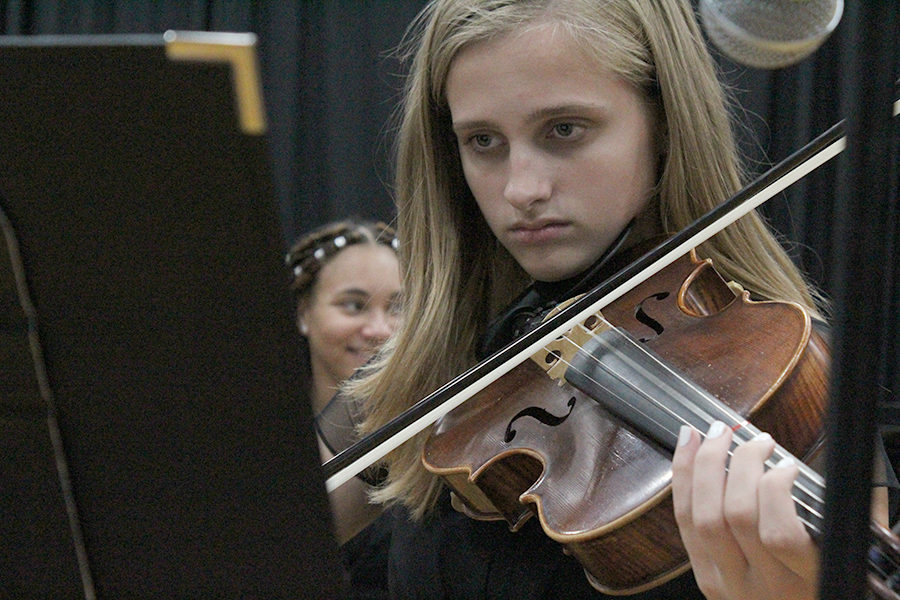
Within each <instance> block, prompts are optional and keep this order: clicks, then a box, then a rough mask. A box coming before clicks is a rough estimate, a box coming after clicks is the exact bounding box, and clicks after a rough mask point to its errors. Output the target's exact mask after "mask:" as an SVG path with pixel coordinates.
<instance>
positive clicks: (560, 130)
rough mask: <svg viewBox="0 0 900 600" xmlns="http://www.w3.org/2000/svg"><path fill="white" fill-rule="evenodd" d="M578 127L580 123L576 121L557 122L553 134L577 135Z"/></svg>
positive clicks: (561, 136)
mask: <svg viewBox="0 0 900 600" xmlns="http://www.w3.org/2000/svg"><path fill="white" fill-rule="evenodd" d="M578 129H579V127H578V125H575V124H574V123H557V124H556V125H554V126H553V135H554V136H556V137H559V138H568V137H572V136H573V135H575V134H576V133H577V132H578Z"/></svg>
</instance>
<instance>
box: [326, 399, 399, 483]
mask: <svg viewBox="0 0 900 600" xmlns="http://www.w3.org/2000/svg"><path fill="white" fill-rule="evenodd" d="M362 414H363V413H362V407H361V406H360V405H359V403H358V402H357V401H356V400H353V399H352V398H348V397H347V396H345V395H343V394H341V393H340V392H339V393H337V394H335V395H334V397H333V398H332V399H331V400H330V401H329V402H328V404H326V405H325V408H323V409H322V412H320V413H319V414H317V415H316V418H315V420H314V423H315V427H316V433H317V434H318V436H319V439H321V440H322V443H323V444H325V447H326V448H328V450H329V451H331V453H332V454H337V453H339V452H341V451H342V450H346V449H347V448H349V447H350V446H352V445H353V444H355V443H356V442H357V441H359V435H358V434H357V432H356V427H357V425H359V424H360V423H361V422H362ZM385 475H386V473H385V472H384V469H383V468H382V467H381V466H379V465H373V466H372V467H369V468H368V469H365V470H364V471H363V472H361V473H360V474H359V475H357V477H359V478H360V479H362V480H363V481H365V482H366V483H368V484H369V485H373V486H377V485H379V484H380V483H382V482H383V481H384V477H385Z"/></svg>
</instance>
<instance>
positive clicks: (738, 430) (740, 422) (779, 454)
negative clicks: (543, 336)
mask: <svg viewBox="0 0 900 600" xmlns="http://www.w3.org/2000/svg"><path fill="white" fill-rule="evenodd" d="M600 318H601V319H602V320H603V321H604V322H605V323H607V325H609V327H610V329H611V330H612V331H614V332H615V334H617V335H619V336H620V337H621V338H622V339H624V340H625V341H626V343H628V344H630V345H631V346H632V347H633V348H635V349H636V350H637V351H638V352H640V353H641V354H642V355H643V356H645V357H646V358H647V359H649V360H653V361H654V362H656V363H657V364H659V365H660V366H661V367H662V368H664V369H665V370H666V371H668V372H669V373H670V374H671V376H673V377H676V378H678V379H679V380H680V381H681V382H683V383H684V384H685V385H686V386H688V387H689V388H691V389H694V390H695V391H696V392H697V396H698V397H699V398H704V399H706V396H707V394H704V393H702V390H701V389H700V388H699V387H698V386H697V385H696V384H695V383H694V382H692V381H690V380H688V379H685V378H684V377H682V376H681V375H680V374H678V373H677V372H675V371H673V370H672V369H670V368H669V367H667V366H666V365H665V364H664V363H661V362H660V361H659V360H658V359H656V357H655V356H653V355H652V354H650V353H649V352H648V351H647V350H646V349H645V348H643V347H642V346H640V345H639V344H637V342H635V341H634V339H633V338H631V336H629V335H627V334H626V333H624V332H623V331H622V330H621V329H619V328H617V327H615V326H613V325H611V324H609V322H608V321H606V320H605V318H603V317H600ZM578 327H581V328H583V329H584V330H585V331H587V332H588V333H590V334H591V335H593V332H592V331H591V330H590V329H589V328H587V327H585V326H584V324H583V323H580V324H579V325H578ZM557 339H561V340H564V341H566V342H568V343H569V344H572V345H573V346H574V347H575V348H580V345H579V344H578V343H577V342H575V341H574V340H572V339H571V338H569V337H568V336H567V335H566V334H563V335H562V336H560V338H557ZM545 350H546V351H547V352H550V353H552V354H553V356H554V357H556V359H557V360H559V361H562V362H563V364H565V365H566V366H567V367H568V368H572V369H574V370H575V371H577V372H578V373H580V374H581V375H582V376H583V377H585V378H586V379H588V380H590V381H591V382H592V383H594V384H596V385H597V386H599V387H601V388H603V389H605V390H606V391H608V392H609V393H610V394H613V395H615V392H613V391H612V390H610V389H609V388H608V387H606V386H605V385H603V383H602V382H600V381H597V380H596V379H595V378H593V377H591V376H590V375H589V374H587V373H584V372H583V371H581V370H580V369H578V367H576V366H574V365H572V364H571V363H570V362H568V361H566V360H565V359H564V358H563V357H562V356H561V355H558V354H557V353H555V352H552V351H550V350H548V349H547V348H545ZM589 358H590V360H593V361H594V362H595V363H596V364H597V365H598V366H599V367H600V368H601V369H603V370H604V371H606V372H607V373H608V374H609V375H611V376H612V377H613V378H615V379H616V380H617V381H618V382H620V383H623V384H625V385H627V386H628V387H630V388H631V389H632V390H634V391H635V392H636V393H638V394H640V395H641V396H642V397H644V398H645V399H646V400H648V401H649V402H651V403H652V404H654V405H655V406H656V407H658V408H659V409H661V410H662V411H664V412H666V413H668V414H669V415H671V416H672V417H673V418H674V419H675V420H676V421H678V422H680V423H682V424H684V425H687V426H689V427H692V428H693V429H697V431H698V433H700V435H701V436H703V437H705V436H706V433H705V432H704V431H700V430H699V429H698V428H697V427H696V426H694V425H692V424H691V423H690V422H689V421H688V420H687V419H686V418H685V417H683V416H682V415H681V414H679V413H678V412H676V411H674V410H672V408H670V407H669V406H668V405H667V404H665V403H663V402H661V401H659V400H657V399H656V398H654V397H651V396H650V395H648V394H646V393H644V392H643V391H642V390H641V389H639V388H638V387H636V386H634V385H633V384H632V383H631V382H629V381H627V380H625V379H623V378H622V377H621V376H620V375H619V374H618V373H616V372H613V371H612V370H610V369H609V368H608V367H606V365H604V364H603V363H602V362H601V361H599V360H598V359H597V358H596V357H594V356H590V357H589ZM634 364H635V366H636V367H638V368H643V367H642V366H641V365H640V364H638V363H634ZM683 408H686V409H688V410H691V411H692V412H694V414H695V415H697V416H698V417H699V418H700V419H701V420H702V421H703V422H704V423H705V424H706V425H707V426H708V425H711V424H712V421H713V420H716V419H715V417H713V416H712V415H710V414H709V413H707V412H705V411H701V410H700V407H697V406H689V405H684V406H683ZM716 408H718V409H720V410H721V409H723V408H727V407H724V405H722V406H717V407H716ZM722 412H724V413H725V415H726V418H727V419H728V420H730V421H731V423H730V427H731V429H732V431H733V432H734V436H733V446H735V447H736V446H739V445H741V444H743V443H746V442H748V441H751V440H752V439H753V438H754V437H755V436H756V435H757V434H759V433H760V431H759V430H758V429H756V428H755V427H754V426H752V425H751V424H750V423H748V422H747V421H746V420H745V419H743V418H740V417H739V418H738V419H735V418H734V417H733V416H732V414H731V413H732V412H733V411H731V410H730V409H727V410H724V411H722ZM641 414H642V416H644V417H645V418H646V419H647V420H649V421H651V422H653V423H655V424H657V425H659V426H661V427H664V425H663V424H662V423H659V421H657V420H656V419H654V417H652V416H651V415H648V414H646V413H644V412H642V411H641ZM723 422H725V423H726V425H729V423H728V421H727V420H725V419H723ZM671 433H672V434H675V432H671ZM744 438H746V439H744ZM728 455H729V456H732V455H733V450H732V449H731V448H729V450H728ZM785 457H790V458H792V459H793V457H792V456H790V454H789V453H787V452H786V451H784V450H783V449H781V448H780V447H779V446H777V445H776V450H775V451H774V452H773V454H772V456H771V457H770V458H769V459H767V461H766V466H768V467H769V468H772V467H773V466H774V464H775V463H776V461H780V460H781V459H782V458H785ZM794 462H795V463H796V464H797V465H798V466H799V467H800V471H801V472H800V475H799V476H798V478H797V481H796V482H795V484H794V487H795V488H797V489H800V490H801V491H803V492H804V493H805V494H807V495H808V496H809V497H810V498H812V499H813V500H815V501H817V502H818V503H819V506H821V503H822V502H823V500H822V498H821V492H814V491H812V490H810V489H809V487H810V484H812V486H813V487H817V488H821V486H820V485H818V483H817V482H816V481H815V480H814V478H810V477H809V473H805V471H809V472H811V473H813V474H814V472H812V471H811V470H809V469H808V467H807V468H805V469H804V467H805V465H803V463H801V462H800V461H797V460H796V459H794ZM794 501H795V502H796V503H797V504H798V505H800V506H802V507H803V508H804V509H805V510H806V511H808V512H809V514H811V515H813V516H815V517H816V518H819V519H821V518H822V515H821V512H820V510H819V509H818V508H816V507H812V506H809V505H808V503H806V502H804V501H803V500H802V499H800V498H797V497H794ZM798 516H799V517H800V519H801V520H802V521H803V522H804V524H805V525H806V526H807V528H809V529H810V530H811V531H814V532H818V530H819V528H818V526H817V525H816V524H814V523H811V522H809V520H808V519H806V518H804V517H803V516H802V515H798Z"/></svg>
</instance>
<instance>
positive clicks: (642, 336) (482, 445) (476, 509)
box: [423, 252, 830, 594]
mask: <svg viewBox="0 0 900 600" xmlns="http://www.w3.org/2000/svg"><path fill="white" fill-rule="evenodd" d="M602 316H603V318H604V319H605V320H606V322H608V323H609V324H611V325H613V326H614V327H615V328H617V329H619V330H623V331H625V332H626V333H627V334H629V335H630V336H631V337H632V338H633V339H634V340H637V342H638V345H640V346H642V347H645V348H646V349H647V350H649V351H650V352H651V353H652V354H653V355H655V356H656V357H658V358H660V359H661V360H662V361H664V362H665V363H666V364H667V365H669V366H670V367H671V368H672V369H674V370H675V371H676V372H678V373H680V374H682V375H683V376H684V377H686V379H687V380H689V381H692V382H694V383H695V384H697V385H698V386H699V387H701V388H702V389H703V390H705V391H706V392H708V393H709V394H711V395H712V396H714V397H715V398H717V399H718V400H720V401H721V402H722V403H724V404H726V405H727V406H729V407H730V408H731V409H732V410H734V411H735V412H737V413H739V414H740V415H743V416H745V417H746V418H747V419H748V420H750V421H751V422H752V423H753V424H754V425H755V426H756V427H758V428H760V429H762V430H763V431H767V432H769V433H771V434H772V436H773V437H774V438H775V439H776V440H778V441H779V443H780V444H781V445H782V446H783V447H784V448H785V449H787V450H788V451H789V452H790V453H791V454H793V455H794V456H796V457H798V458H801V459H802V460H803V461H804V462H807V463H809V462H811V461H812V460H814V459H815V458H816V456H818V455H819V453H820V452H821V450H822V448H823V445H824V444H823V443H824V440H823V432H824V415H825V403H826V401H827V387H828V372H827V365H828V363H829V360H830V355H829V350H828V347H827V344H826V343H825V341H824V340H823V338H822V337H821V336H820V335H819V334H818V333H817V332H816V331H815V330H814V328H813V327H812V323H811V321H810V318H809V315H808V314H807V313H806V311H805V310H804V309H803V308H802V307H800V306H798V305H796V304H792V303H783V302H768V301H767V302H755V301H752V300H750V299H749V294H748V293H746V292H740V291H735V290H734V289H733V288H732V286H729V285H728V284H727V283H726V282H725V281H724V280H723V279H722V277H721V276H720V275H719V274H718V273H717V272H716V271H715V269H713V267H712V264H711V263H710V262H709V261H701V260H698V259H697V258H696V255H695V254H694V253H693V252H691V253H690V255H688V256H685V257H683V258H681V259H679V260H677V261H676V262H674V263H672V264H671V265H670V266H669V267H667V268H666V269H664V270H663V271H661V272H660V273H658V274H657V275H656V276H654V277H652V278H651V279H649V280H647V281H645V282H644V283H642V284H640V285H638V286H637V287H635V288H634V289H633V290H631V291H630V292H628V293H626V294H625V295H624V296H622V297H621V298H619V299H618V300H616V301H615V302H614V303H612V304H611V305H609V306H607V307H606V308H605V309H604V310H603V315H602ZM600 322H601V321H600V319H598V318H596V317H593V316H592V317H589V318H588V319H586V320H585V322H583V323H582V324H580V325H579V326H577V327H576V329H579V328H580V330H581V333H577V332H575V331H574V329H573V331H572V332H570V333H571V337H572V338H577V337H579V336H582V337H583V336H584V335H590V334H592V333H593V332H594V331H596V330H598V324H599V323H600ZM585 332H587V333H585ZM562 337H568V336H562ZM560 343H561V344H563V345H565V343H568V340H563V341H561V342H560ZM554 344H555V343H554ZM554 344H550V345H548V347H547V348H546V349H545V350H542V351H541V352H539V353H538V354H536V355H535V356H533V357H532V360H530V361H526V362H524V363H522V364H520V365H518V366H517V367H515V368H514V369H513V370H512V371H511V372H510V373H508V374H507V375H505V376H503V377H502V378H501V379H499V380H497V381H495V382H494V383H492V384H490V385H489V386H487V387H486V388H485V389H483V390H482V391H481V392H479V393H478V394H477V395H476V396H474V397H473V398H471V399H470V400H469V401H467V402H466V403H464V404H463V405H461V406H459V407H457V408H456V409H454V410H453V411H451V412H450V413H448V414H447V415H445V416H444V417H443V418H442V419H441V420H440V421H439V422H438V423H437V424H436V426H435V428H434V431H433V433H432V435H431V437H430V438H429V440H428V441H427V443H426V446H425V448H424V452H423V463H424V465H425V467H426V468H427V469H428V470H430V471H432V472H434V473H436V474H438V475H440V476H441V477H442V478H443V479H444V480H445V481H446V483H447V484H448V486H449V487H450V488H451V489H452V490H453V492H454V494H455V496H456V499H458V500H459V502H458V504H461V506H460V508H461V509H462V510H463V511H464V512H466V513H467V514H469V515H470V516H471V517H473V518H479V519H504V520H506V521H507V523H508V524H509V526H510V528H511V529H512V530H516V529H518V528H520V527H521V526H522V525H523V523H524V522H525V521H526V520H527V519H529V518H531V517H532V516H536V517H537V518H538V519H539V521H540V524H541V527H542V528H543V530H544V531H545V533H546V534H547V535H548V536H549V537H551V538H552V539H554V540H556V541H558V542H560V543H561V544H563V545H564V546H565V547H566V549H567V551H568V552H570V553H571V554H572V555H574V556H575V557H576V558H577V559H578V560H579V561H580V562H581V564H582V565H583V566H584V568H585V571H586V573H587V574H588V576H589V579H590V580H591V582H592V584H593V585H594V586H595V587H597V588H598V589H600V590H601V591H604V592H605V593H612V594H631V593H637V592H639V591H641V590H644V589H648V588H652V587H655V586H657V585H660V584H662V583H664V582H665V581H667V580H669V579H671V578H673V577H675V576H677V575H678V574H680V573H682V572H684V571H685V570H687V569H688V568H689V566H690V565H689V563H688V559H687V554H686V552H685V550H684V548H683V546H682V544H681V540H680V537H679V534H678V528H677V525H676V523H675V518H674V514H673V511H672V501H671V479H672V477H671V450H670V449H668V448H666V447H665V445H662V444H660V443H658V442H657V441H656V440H654V439H653V438H652V436H648V435H647V433H646V432H645V431H641V430H638V429H636V428H635V427H633V426H632V425H627V424H625V423H624V422H623V421H622V420H620V419H619V418H617V417H616V416H614V415H613V414H612V413H610V411H608V410H607V409H606V408H604V406H603V403H602V402H600V401H598V400H599V399H598V398H596V397H595V396H598V395H602V394H603V393H604V392H602V391H600V392H598V391H596V390H593V389H591V390H588V391H589V392H590V394H588V393H585V392H584V391H582V389H587V388H585V387H584V386H580V387H581V388H582V389H578V388H576V387H575V386H573V385H572V384H571V383H569V382H567V381H566V380H565V371H566V369H567V367H568V368H571V362H572V360H574V357H573V356H570V354H571V353H568V352H567V351H566V350H565V349H564V348H563V347H556V346H555V345H554ZM582 360H583V359H582ZM591 377H592V378H594V379H596V378H599V376H598V375H596V374H592V375H591ZM629 377H630V376H629ZM626 379H627V377H626ZM600 383H602V384H603V385H605V383H604V382H602V381H601V382H600ZM622 384H623V382H621V381H620V382H618V384H617V385H622ZM624 384H625V385H629V382H628V381H625V382H624ZM615 385H616V384H613V385H611V386H610V387H611V388H614V387H615ZM601 387H603V386H601ZM604 400H605V401H609V400H608V399H604ZM660 401H661V402H663V403H664V402H665V398H663V399H661V400H660ZM613 402H615V400H613Z"/></svg>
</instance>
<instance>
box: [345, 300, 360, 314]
mask: <svg viewBox="0 0 900 600" xmlns="http://www.w3.org/2000/svg"><path fill="white" fill-rule="evenodd" d="M341 308H343V309H344V311H346V312H347V313H350V314H358V313H361V312H362V311H363V310H364V309H365V308H366V303H365V302H364V301H362V300H347V301H345V302H342V303H341Z"/></svg>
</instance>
